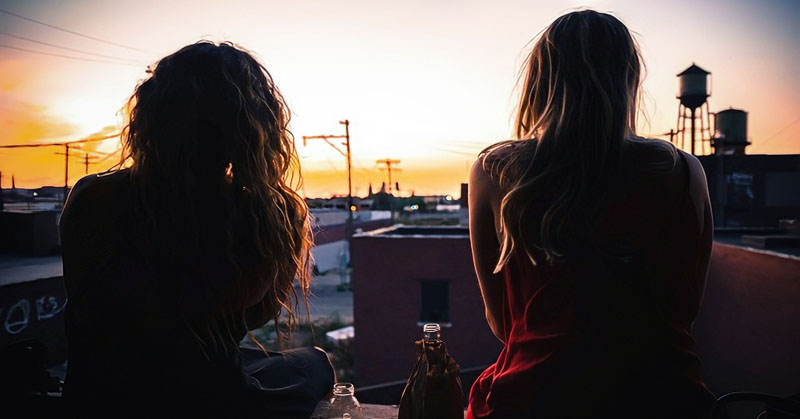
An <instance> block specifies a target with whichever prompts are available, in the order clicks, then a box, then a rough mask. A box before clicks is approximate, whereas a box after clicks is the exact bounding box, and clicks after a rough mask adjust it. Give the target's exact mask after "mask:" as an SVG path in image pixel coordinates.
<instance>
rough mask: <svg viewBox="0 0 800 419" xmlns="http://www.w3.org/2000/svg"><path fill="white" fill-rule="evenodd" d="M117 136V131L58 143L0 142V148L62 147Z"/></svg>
mask: <svg viewBox="0 0 800 419" xmlns="http://www.w3.org/2000/svg"><path fill="white" fill-rule="evenodd" d="M117 137H119V133H116V134H111V135H104V136H102V137H89V138H83V139H80V140H72V141H62V142H59V143H34V144H9V145H2V144H0V148H36V147H63V146H65V145H69V144H82V143H91V142H95V141H103V140H108V139H111V138H117Z"/></svg>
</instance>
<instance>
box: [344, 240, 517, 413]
mask: <svg viewBox="0 0 800 419" xmlns="http://www.w3.org/2000/svg"><path fill="white" fill-rule="evenodd" d="M353 315H354V326H355V340H354V346H355V354H354V355H355V360H356V361H355V362H356V364H355V369H356V375H357V377H358V383H357V384H358V386H359V389H360V390H359V393H360V394H361V396H359V397H360V398H366V399H365V401H367V402H378V403H390V402H392V400H394V403H397V401H398V400H399V399H400V398H399V396H400V392H401V391H402V388H403V383H404V382H405V380H406V379H407V378H408V375H409V373H410V372H411V369H412V367H413V366H414V362H415V359H416V349H415V347H414V341H416V340H418V339H421V337H422V325H423V324H424V323H439V324H441V325H442V338H443V339H444V341H445V342H446V343H447V348H448V350H449V352H450V354H451V355H453V356H454V357H455V359H456V360H457V361H458V363H459V364H460V365H461V369H462V383H463V386H464V390H465V392H468V391H469V387H470V386H471V384H472V381H473V380H474V379H475V377H476V376H477V375H478V374H479V373H480V372H481V371H482V370H483V369H485V368H486V367H487V366H488V365H490V364H492V363H493V362H494V361H495V360H496V359H497V356H498V354H499V353H500V349H501V344H500V341H499V340H498V339H497V338H496V337H495V336H494V335H493V334H492V332H491V330H490V329H489V326H488V325H487V323H486V319H485V317H484V307H483V301H482V300H481V294H480V290H479V288H478V281H477V278H476V275H475V270H474V269H473V265H472V258H471V253H470V243H469V233H468V230H467V228H466V227H444V226H441V227H440V226H436V227H423V226H413V227H412V226H402V225H396V226H393V227H389V228H384V229H380V230H375V231H373V232H369V233H362V234H358V235H356V236H355V237H354V238H353ZM382 390H383V391H382ZM370 393H381V394H380V395H374V394H370Z"/></svg>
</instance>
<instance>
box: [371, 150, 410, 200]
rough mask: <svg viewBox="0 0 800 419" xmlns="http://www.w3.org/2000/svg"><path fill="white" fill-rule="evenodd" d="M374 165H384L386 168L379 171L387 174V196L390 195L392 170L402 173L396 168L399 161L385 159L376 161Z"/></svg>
mask: <svg viewBox="0 0 800 419" xmlns="http://www.w3.org/2000/svg"><path fill="white" fill-rule="evenodd" d="M375 163H377V164H383V165H386V167H381V168H380V170H381V171H386V172H387V173H388V174H389V189H388V192H389V194H391V193H392V170H394V171H395V172H402V171H403V170H402V169H400V168H399V167H397V165H398V164H400V160H393V159H389V158H386V159H382V160H377V161H375ZM392 166H394V167H392Z"/></svg>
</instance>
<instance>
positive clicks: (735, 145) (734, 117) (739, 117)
mask: <svg viewBox="0 0 800 419" xmlns="http://www.w3.org/2000/svg"><path fill="white" fill-rule="evenodd" d="M749 145H750V142H749V141H747V112H745V111H743V110H741V109H733V108H729V109H726V110H724V111H720V112H717V113H715V114H714V136H713V137H712V138H711V146H712V147H714V154H744V149H745V147H747V146H749Z"/></svg>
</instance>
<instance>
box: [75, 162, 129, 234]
mask: <svg viewBox="0 0 800 419" xmlns="http://www.w3.org/2000/svg"><path fill="white" fill-rule="evenodd" d="M129 176H130V172H129V170H119V171H114V172H108V173H101V174H92V175H88V176H84V177H83V178H81V179H80V180H78V182H76V183H75V185H73V186H72V189H71V190H70V192H69V196H68V197H67V202H66V204H64V210H63V211H62V212H61V222H60V227H61V231H62V234H63V233H64V231H65V230H68V229H69V228H71V226H72V225H73V224H75V223H81V222H83V220H86V219H93V218H95V217H96V216H97V215H99V214H102V213H104V211H106V210H107V207H108V205H109V204H111V203H112V202H113V200H114V199H115V195H116V192H117V191H118V190H119V188H120V187H121V186H123V185H124V184H125V182H127V181H128V180H129Z"/></svg>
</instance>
